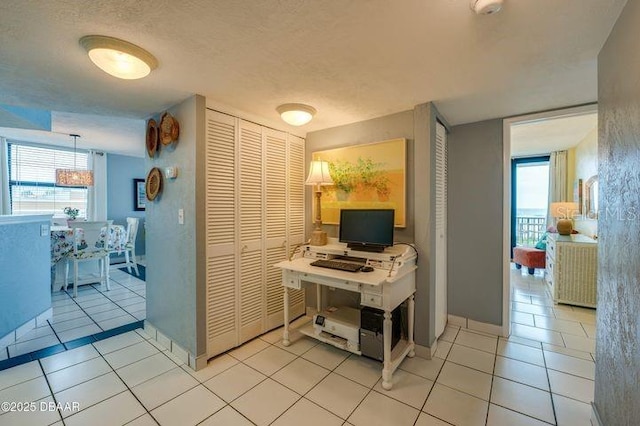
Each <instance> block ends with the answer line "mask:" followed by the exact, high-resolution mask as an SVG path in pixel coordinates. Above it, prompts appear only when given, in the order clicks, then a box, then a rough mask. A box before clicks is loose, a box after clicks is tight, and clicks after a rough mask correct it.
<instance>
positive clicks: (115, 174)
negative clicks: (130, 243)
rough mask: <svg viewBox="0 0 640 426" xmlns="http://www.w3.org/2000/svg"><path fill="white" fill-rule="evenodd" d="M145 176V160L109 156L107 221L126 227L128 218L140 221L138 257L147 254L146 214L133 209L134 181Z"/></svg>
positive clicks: (137, 239) (114, 155) (137, 238)
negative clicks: (135, 218) (110, 220)
mask: <svg viewBox="0 0 640 426" xmlns="http://www.w3.org/2000/svg"><path fill="white" fill-rule="evenodd" d="M145 175H146V174H145V168H144V158H139V157H129V156H126V155H118V154H107V219H112V220H113V223H114V224H116V225H123V226H125V227H126V226H127V217H137V218H139V219H140V226H139V228H138V236H137V237H136V256H137V255H143V254H145V229H144V219H145V212H144V211H135V210H134V209H133V208H134V205H133V200H134V198H133V180H134V179H144V178H145ZM112 256H115V255H112ZM120 257H122V258H123V257H124V256H122V255H121V256H120Z"/></svg>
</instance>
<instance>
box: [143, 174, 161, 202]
mask: <svg viewBox="0 0 640 426" xmlns="http://www.w3.org/2000/svg"><path fill="white" fill-rule="evenodd" d="M145 189H146V192H147V200H149V201H153V200H155V199H156V197H157V196H158V195H159V194H160V193H161V192H162V172H161V171H160V169H159V168H157V167H154V168H153V169H151V170H149V174H148V175H147V181H146V183H145Z"/></svg>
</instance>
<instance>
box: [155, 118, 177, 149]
mask: <svg viewBox="0 0 640 426" xmlns="http://www.w3.org/2000/svg"><path fill="white" fill-rule="evenodd" d="M159 127H160V142H162V144H163V145H169V144H171V143H173V142H175V141H177V140H178V136H180V125H179V124H178V120H176V119H175V118H173V116H172V115H171V114H169V113H168V112H165V113H164V114H162V119H161V120H160V126H159Z"/></svg>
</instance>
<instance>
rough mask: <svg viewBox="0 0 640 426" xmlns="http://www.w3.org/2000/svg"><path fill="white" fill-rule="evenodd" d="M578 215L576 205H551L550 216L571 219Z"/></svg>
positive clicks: (566, 203) (562, 203)
mask: <svg viewBox="0 0 640 426" xmlns="http://www.w3.org/2000/svg"><path fill="white" fill-rule="evenodd" d="M577 213H578V204H577V203H568V202H559V203H551V216H552V217H557V218H561V219H571V218H572V217H573V216H575V215H576V214H577Z"/></svg>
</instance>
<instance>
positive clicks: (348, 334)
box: [313, 306, 360, 352]
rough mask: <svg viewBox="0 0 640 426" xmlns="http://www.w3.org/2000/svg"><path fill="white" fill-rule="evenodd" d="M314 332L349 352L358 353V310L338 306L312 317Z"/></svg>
mask: <svg viewBox="0 0 640 426" xmlns="http://www.w3.org/2000/svg"><path fill="white" fill-rule="evenodd" d="M313 328H314V332H315V334H316V335H318V336H322V337H324V338H326V339H330V340H331V341H332V342H333V343H334V344H335V345H336V346H341V347H343V348H344V349H346V350H349V351H351V352H359V351H360V309H356V308H350V307H347V306H340V307H337V308H327V309H326V310H324V311H322V312H319V313H317V314H315V315H314V316H313Z"/></svg>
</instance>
